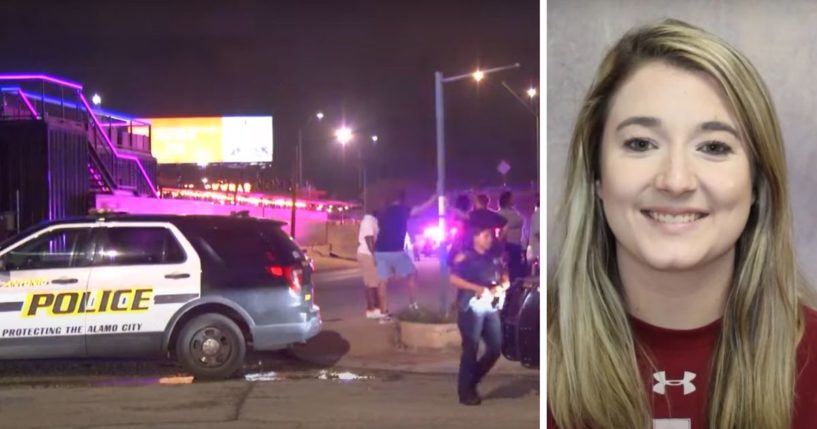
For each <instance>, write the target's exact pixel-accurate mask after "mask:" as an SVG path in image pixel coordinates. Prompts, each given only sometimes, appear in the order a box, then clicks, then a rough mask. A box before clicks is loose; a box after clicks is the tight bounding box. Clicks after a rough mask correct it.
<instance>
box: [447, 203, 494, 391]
mask: <svg viewBox="0 0 817 429" xmlns="http://www.w3.org/2000/svg"><path fill="white" fill-rule="evenodd" d="M469 224H470V225H469V226H470V228H469V230H470V234H471V238H472V239H471V240H470V243H469V246H468V247H466V248H465V249H464V250H463V251H462V252H460V253H459V254H457V255H456V256H455V257H454V258H453V265H452V270H451V272H452V273H451V275H450V281H451V284H452V285H453V286H454V287H456V288H457V309H458V312H459V314H458V317H457V326H458V327H459V329H460V335H461V336H462V357H461V358H460V369H459V377H458V383H457V393H458V394H459V400H460V403H461V404H464V405H479V404H480V403H481V402H482V400H481V398H480V397H479V394H478V393H477V384H479V382H480V380H482V378H483V377H484V376H485V374H487V373H488V371H490V370H491V368H492V367H493V366H494V364H495V363H496V361H497V359H499V356H500V354H501V351H502V327H501V324H500V319H499V307H501V302H502V298H504V291H505V289H507V287H508V279H507V273H504V270H503V268H502V262H501V260H500V255H498V254H497V253H496V252H492V251H491V248H492V246H493V243H494V240H495V239H496V237H495V229H496V223H495V222H494V221H492V220H491V219H486V218H471V219H470V221H469ZM480 340H483V341H485V346H486V347H485V354H484V355H483V356H482V357H480V358H479V359H478V358H477V353H478V350H479V342H480Z"/></svg>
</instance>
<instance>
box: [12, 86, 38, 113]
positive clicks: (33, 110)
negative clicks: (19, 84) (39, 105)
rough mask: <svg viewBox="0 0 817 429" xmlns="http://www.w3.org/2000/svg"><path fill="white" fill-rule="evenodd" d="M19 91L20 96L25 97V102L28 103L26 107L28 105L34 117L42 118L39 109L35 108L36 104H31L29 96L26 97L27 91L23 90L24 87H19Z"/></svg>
mask: <svg viewBox="0 0 817 429" xmlns="http://www.w3.org/2000/svg"><path fill="white" fill-rule="evenodd" d="M17 93H18V94H20V98H22V99H23V103H25V104H26V107H28V110H29V111H30V112H31V114H32V115H34V119H40V115H39V114H37V109H35V108H34V106H33V105H32V104H31V101H29V100H28V97H26V93H25V92H23V90H22V89H17Z"/></svg>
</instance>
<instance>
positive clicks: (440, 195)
mask: <svg viewBox="0 0 817 429" xmlns="http://www.w3.org/2000/svg"><path fill="white" fill-rule="evenodd" d="M519 66H520V65H519V63H516V64H512V65H508V66H503V67H495V68H492V69H488V70H477V71H475V72H473V73H467V74H462V75H457V76H451V77H444V76H443V73H442V72H439V71H438V72H434V95H435V97H434V101H435V108H436V116H437V199H438V200H437V215H438V219H437V222H438V225H439V228H440V231H445V230H446V228H445V133H444V130H445V121H444V115H445V113H444V108H443V84H445V83H450V82H454V81H458V80H462V79H467V78H473V79H474V80H476V81H477V82H480V81H482V80H483V79H484V78H485V76H486V75H488V74H491V73H496V72H499V71H503V70H509V69H515V68H519ZM537 123H538V122H537ZM437 252H438V254H439V259H440V305H441V309H440V310H441V313H442V314H448V263H447V255H446V249H445V246H438V249H437Z"/></svg>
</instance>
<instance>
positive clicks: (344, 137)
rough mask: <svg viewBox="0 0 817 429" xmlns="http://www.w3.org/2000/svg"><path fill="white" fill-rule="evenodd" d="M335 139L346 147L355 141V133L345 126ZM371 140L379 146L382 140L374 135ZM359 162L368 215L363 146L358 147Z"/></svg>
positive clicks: (361, 185)
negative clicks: (379, 141)
mask: <svg viewBox="0 0 817 429" xmlns="http://www.w3.org/2000/svg"><path fill="white" fill-rule="evenodd" d="M335 138H336V139H337V141H338V143H340V144H341V146H343V147H346V145H347V144H348V143H349V142H351V141H352V140H353V139H354V132H353V131H352V130H351V129H350V128H349V127H347V126H345V125H344V126H342V127H341V128H338V129H337V130H336V131H335ZM371 139H372V144H377V141H378V140H380V138H379V137H378V136H377V134H373V135H372V137H371ZM357 162H358V184H359V186H360V187H361V188H363V213H367V212H368V209H369V198H368V178H367V168H366V162H365V159H364V158H363V147H362V145H358V146H357Z"/></svg>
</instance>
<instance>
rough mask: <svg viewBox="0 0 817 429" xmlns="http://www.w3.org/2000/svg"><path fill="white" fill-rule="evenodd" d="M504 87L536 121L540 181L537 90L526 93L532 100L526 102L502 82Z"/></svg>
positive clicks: (537, 162)
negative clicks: (535, 104) (535, 102)
mask: <svg viewBox="0 0 817 429" xmlns="http://www.w3.org/2000/svg"><path fill="white" fill-rule="evenodd" d="M502 86H503V87H505V89H507V90H508V92H510V93H511V95H513V96H514V98H516V99H517V100H518V101H519V102H520V103H522V106H523V107H524V108H525V110H527V111H528V112H530V113H531V114H532V115H533V118H534V119H535V120H536V180H537V181H538V180H539V112H537V111H536V109H535V108H534V101H533V99H534V98H535V97H536V94H537V91H536V88H534V87H530V88H528V90H527V91H525V93H526V94H528V98H530V101H526V100H525V99H524V98H522V96H521V95H519V94H517V93H516V91H514V90H513V89H511V87H510V86H508V84H507V83H506V82H505V81H503V82H502Z"/></svg>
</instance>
